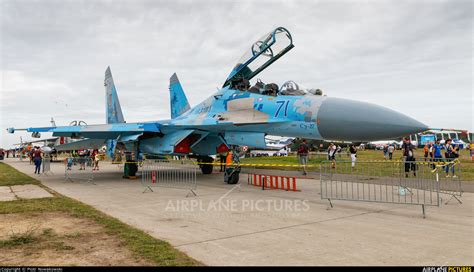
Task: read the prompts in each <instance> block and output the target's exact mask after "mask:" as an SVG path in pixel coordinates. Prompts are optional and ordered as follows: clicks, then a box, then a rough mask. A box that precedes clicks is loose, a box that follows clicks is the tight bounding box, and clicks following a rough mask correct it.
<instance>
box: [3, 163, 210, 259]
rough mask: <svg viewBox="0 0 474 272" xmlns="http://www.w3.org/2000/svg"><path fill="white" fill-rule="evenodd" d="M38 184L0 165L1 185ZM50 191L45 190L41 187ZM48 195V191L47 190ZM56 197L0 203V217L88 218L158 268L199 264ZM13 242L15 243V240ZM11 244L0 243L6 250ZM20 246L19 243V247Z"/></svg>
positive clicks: (110, 219)
mask: <svg viewBox="0 0 474 272" xmlns="http://www.w3.org/2000/svg"><path fill="white" fill-rule="evenodd" d="M19 184H38V185H40V186H42V185H41V184H40V182H39V181H37V180H35V179H33V178H31V177H29V176H27V175H25V174H22V173H20V172H18V171H17V170H16V169H14V168H12V167H10V166H9V165H6V164H4V163H0V185H2V186H5V185H19ZM42 187H43V188H45V189H47V190H49V189H48V188H46V187H44V186H42ZM49 191H50V192H51V190H49ZM51 193H53V194H54V196H55V197H53V198H40V199H30V200H14V201H7V202H0V214H12V213H42V212H64V213H68V214H70V215H72V216H74V217H80V218H89V219H92V220H94V221H95V222H97V223H99V224H100V225H102V226H104V227H105V229H106V231H107V233H108V234H110V235H114V236H115V237H118V238H119V239H120V240H121V241H122V242H123V243H124V245H125V246H126V247H128V248H129V249H130V250H131V252H133V253H134V254H135V255H136V256H138V257H140V258H145V259H146V260H148V261H151V262H152V263H154V264H156V265H161V266H190V265H191V266H195V265H201V264H200V263H199V262H198V261H196V260H194V259H192V258H190V257H188V256H187V255H186V254H184V253H182V252H180V251H178V250H176V249H175V248H173V247H172V246H171V245H170V244H169V243H167V242H165V241H161V240H158V239H156V238H154V237H152V236H150V235H148V234H146V233H145V232H143V231H141V230H138V229H136V228H134V227H131V226H129V225H127V224H125V223H122V222H121V221H119V220H117V219H115V218H113V217H110V216H108V215H106V214H104V213H102V212H100V211H98V210H96V209H94V208H93V207H91V206H88V205H86V204H83V203H81V202H79V201H76V200H74V199H71V198H68V197H65V196H62V195H60V194H58V193H55V192H51ZM15 241H16V240H15ZM10 244H11V241H8V240H6V241H0V250H1V247H2V246H9V245H10ZM20 245H21V243H20Z"/></svg>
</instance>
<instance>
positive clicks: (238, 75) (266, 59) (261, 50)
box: [224, 27, 294, 87]
mask: <svg viewBox="0 0 474 272" xmlns="http://www.w3.org/2000/svg"><path fill="white" fill-rule="evenodd" d="M293 47H294V45H293V40H292V38H291V34H290V32H289V31H288V30H287V29H285V28H283V27H278V28H276V29H275V30H273V31H272V32H270V33H268V34H266V35H264V36H263V37H262V38H260V39H258V40H257V41H256V42H255V43H253V44H252V45H251V47H250V48H249V50H248V51H247V52H245V54H244V55H243V56H242V57H241V58H240V60H239V61H238V63H237V64H236V65H235V67H234V69H232V72H231V73H230V74H229V76H228V77H227V79H226V81H225V82H224V86H227V85H231V87H234V86H233V85H234V83H238V84H242V81H244V82H245V81H246V82H248V81H249V80H250V79H252V78H253V77H254V76H256V75H257V74H258V73H260V72H261V71H263V70H264V69H265V68H267V67H268V66H269V65H270V64H272V63H273V62H274V61H276V60H277V59H279V58H280V57H282V56H283V55H284V54H286V53H287V52H288V51H290V50H291V49H292V48H293ZM244 84H245V83H244Z"/></svg>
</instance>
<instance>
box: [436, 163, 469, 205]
mask: <svg viewBox="0 0 474 272" xmlns="http://www.w3.org/2000/svg"><path fill="white" fill-rule="evenodd" d="M432 167H433V168H434V167H436V168H437V169H434V170H433V171H435V170H436V172H435V173H436V179H437V180H438V181H439V192H440V193H441V194H445V195H448V196H450V198H449V199H448V200H447V201H446V202H445V204H448V203H449V202H450V201H451V200H452V199H456V200H457V201H458V203H459V204H462V201H461V197H462V194H463V189H462V182H461V177H462V171H461V170H462V168H461V163H460V162H459V161H445V162H439V163H437V164H433V165H432ZM446 173H448V174H449V176H447V174H446ZM441 201H442V200H441Z"/></svg>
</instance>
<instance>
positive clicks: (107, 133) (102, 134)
mask: <svg viewBox="0 0 474 272" xmlns="http://www.w3.org/2000/svg"><path fill="white" fill-rule="evenodd" d="M16 130H26V131H27V132H52V133H53V136H65V137H83V138H92V139H117V138H118V137H125V136H132V135H141V134H143V133H145V132H155V133H159V132H160V129H159V125H158V124H157V123H129V124H127V123H119V124H102V125H83V126H58V127H31V128H26V129H16ZM8 132H10V133H14V132H15V129H14V128H9V129H8Z"/></svg>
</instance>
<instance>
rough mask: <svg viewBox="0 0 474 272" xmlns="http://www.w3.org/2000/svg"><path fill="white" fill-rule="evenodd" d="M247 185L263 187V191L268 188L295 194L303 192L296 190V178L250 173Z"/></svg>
mask: <svg viewBox="0 0 474 272" xmlns="http://www.w3.org/2000/svg"><path fill="white" fill-rule="evenodd" d="M247 184H249V185H254V186H257V187H262V190H265V188H267V189H277V190H285V191H293V192H300V191H301V190H298V189H297V188H296V177H287V176H277V175H266V174H254V173H248V174H247Z"/></svg>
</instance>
